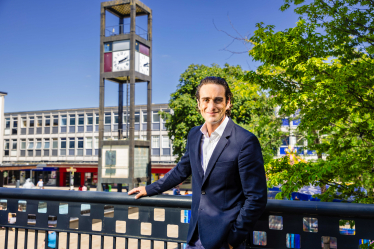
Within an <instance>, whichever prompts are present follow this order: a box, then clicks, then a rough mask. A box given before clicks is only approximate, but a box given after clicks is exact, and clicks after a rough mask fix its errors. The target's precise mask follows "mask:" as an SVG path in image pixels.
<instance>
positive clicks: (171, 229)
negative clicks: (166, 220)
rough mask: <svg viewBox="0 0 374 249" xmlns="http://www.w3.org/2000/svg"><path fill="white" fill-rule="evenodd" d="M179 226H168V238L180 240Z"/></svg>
mask: <svg viewBox="0 0 374 249" xmlns="http://www.w3.org/2000/svg"><path fill="white" fill-rule="evenodd" d="M178 230H179V227H178V225H170V224H169V225H167V236H168V237H170V238H178Z"/></svg>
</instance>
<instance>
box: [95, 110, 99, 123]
mask: <svg viewBox="0 0 374 249" xmlns="http://www.w3.org/2000/svg"><path fill="white" fill-rule="evenodd" d="M95 118H96V123H95V124H97V125H98V124H99V113H96V114H95Z"/></svg>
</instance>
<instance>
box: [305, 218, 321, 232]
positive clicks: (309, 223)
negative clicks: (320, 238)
mask: <svg viewBox="0 0 374 249" xmlns="http://www.w3.org/2000/svg"><path fill="white" fill-rule="evenodd" d="M303 231H304V232H309V233H317V232H318V219H317V218H311V217H304V218H303Z"/></svg>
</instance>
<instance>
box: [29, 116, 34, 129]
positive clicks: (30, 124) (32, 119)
mask: <svg viewBox="0 0 374 249" xmlns="http://www.w3.org/2000/svg"><path fill="white" fill-rule="evenodd" d="M29 127H34V117H29Z"/></svg>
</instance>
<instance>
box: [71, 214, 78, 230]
mask: <svg viewBox="0 0 374 249" xmlns="http://www.w3.org/2000/svg"><path fill="white" fill-rule="evenodd" d="M78 228H79V218H78V217H70V220H69V229H78Z"/></svg>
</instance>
